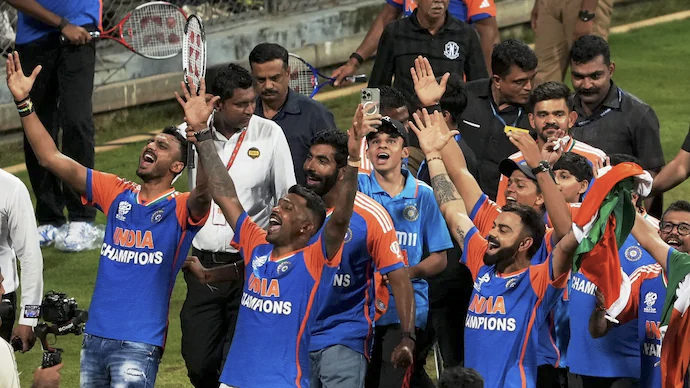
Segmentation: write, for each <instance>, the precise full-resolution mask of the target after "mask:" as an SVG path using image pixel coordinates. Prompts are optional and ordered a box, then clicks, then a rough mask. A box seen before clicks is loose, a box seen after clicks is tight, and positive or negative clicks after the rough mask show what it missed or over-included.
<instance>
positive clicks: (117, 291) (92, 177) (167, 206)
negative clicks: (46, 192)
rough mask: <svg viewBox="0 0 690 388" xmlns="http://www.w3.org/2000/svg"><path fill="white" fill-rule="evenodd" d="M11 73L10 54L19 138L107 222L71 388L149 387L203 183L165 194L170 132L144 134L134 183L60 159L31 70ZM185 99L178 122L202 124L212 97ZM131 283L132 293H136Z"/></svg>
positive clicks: (178, 149)
mask: <svg viewBox="0 0 690 388" xmlns="http://www.w3.org/2000/svg"><path fill="white" fill-rule="evenodd" d="M21 69H22V68H21V63H20V62H19V56H18V54H17V53H16V52H15V53H13V54H10V55H9V57H8V59H7V61H6V71H7V86H8V88H9V89H10V92H11V93H12V96H13V97H14V100H15V101H18V102H17V110H18V111H19V116H21V120H22V125H23V126H24V134H25V135H26V138H27V139H28V141H29V143H30V144H31V147H32V148H33V150H34V153H35V154H36V157H37V158H38V161H39V163H41V165H42V166H45V168H47V169H48V170H49V171H50V172H52V173H53V174H55V176H57V177H58V178H60V180H62V182H64V183H65V184H68V185H70V186H71V187H72V188H73V189H74V190H76V191H77V192H78V193H80V194H81V196H82V202H83V203H84V204H91V205H94V206H96V207H97V208H98V209H99V210H101V211H102V212H103V213H105V215H106V217H107V223H106V228H105V229H106V230H105V237H104V241H103V246H102V248H101V252H100V261H99V265H98V275H97V277H96V285H95V287H94V291H93V298H92V299H91V305H90V308H89V321H88V323H87V324H86V333H85V334H84V342H83V345H82V351H81V378H80V379H81V386H82V387H84V388H87V387H88V388H94V387H96V388H100V387H110V386H111V384H112V385H113V386H118V385H127V386H130V387H147V388H148V387H153V386H154V383H155V381H156V374H157V372H158V364H159V362H160V358H161V355H162V352H163V346H164V345H165V336H166V332H167V326H168V310H169V305H170V295H171V293H172V290H173V286H174V285H175V278H176V276H177V273H178V272H179V270H180V269H181V268H182V265H183V264H184V262H185V257H186V255H187V251H188V250H189V246H190V245H191V243H192V239H193V238H194V235H195V234H196V233H197V232H198V231H199V229H200V228H201V226H203V224H204V222H205V221H206V218H207V216H208V210H209V207H210V205H211V195H210V192H209V190H208V184H207V183H206V181H205V177H202V178H200V180H199V184H198V185H197V187H196V188H195V189H194V190H192V192H191V193H179V192H177V191H175V188H174V187H173V186H172V182H173V179H174V178H175V176H177V175H178V174H180V173H182V170H184V168H185V163H186V161H187V153H186V151H187V141H186V140H185V138H184V137H183V136H182V135H181V134H180V133H179V132H177V129H176V128H175V127H169V128H166V129H165V130H163V132H162V133H160V134H158V135H156V136H154V137H153V138H152V139H151V140H149V142H148V143H147V144H146V146H145V147H144V149H143V150H142V152H141V155H140V156H139V164H138V168H137V170H136V174H137V176H139V178H141V180H142V184H141V185H139V184H136V183H133V182H128V181H126V180H124V179H122V178H119V177H117V176H115V175H112V174H106V173H103V172H99V171H95V170H92V169H89V168H86V167H84V166H82V165H81V164H79V163H77V162H75V161H74V160H72V159H70V158H69V157H67V156H65V155H63V154H62V153H61V152H60V151H59V150H58V149H57V147H56V146H55V143H54V142H53V140H52V138H51V136H50V134H49V133H48V132H47V131H46V129H45V127H44V126H43V124H41V121H40V120H39V118H38V116H37V115H36V113H35V112H34V109H33V102H32V101H31V98H30V97H29V92H30V91H31V88H32V86H33V84H34V81H35V80H36V77H37V76H38V74H39V73H40V71H41V66H40V65H39V66H37V67H36V68H34V69H33V72H32V73H31V75H30V76H29V77H26V76H25V75H24V74H23V73H22V70H21ZM183 88H184V86H183ZM186 97H187V102H186V103H185V104H183V107H184V108H185V116H186V118H187V121H188V122H191V123H193V124H192V125H191V128H194V129H197V130H198V128H199V125H200V124H199V116H203V114H205V116H204V121H203V125H204V126H205V125H206V121H205V118H206V117H208V115H209V114H210V113H211V111H212V110H213V104H214V103H215V102H216V101H217V100H218V99H217V98H213V99H211V100H210V101H208V102H207V101H206V94H205V87H204V86H203V84H202V87H201V90H200V92H199V95H196V96H194V97H192V96H190V95H189V94H188V93H186ZM199 113H202V114H201V115H200V114H199ZM131 285H136V286H137V290H136V295H134V292H133V291H130V290H129V288H130V287H131Z"/></svg>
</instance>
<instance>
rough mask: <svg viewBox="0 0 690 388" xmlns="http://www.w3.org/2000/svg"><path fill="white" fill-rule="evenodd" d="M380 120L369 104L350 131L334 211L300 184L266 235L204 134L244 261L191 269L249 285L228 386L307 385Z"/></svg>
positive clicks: (217, 194) (224, 382) (203, 145)
mask: <svg viewBox="0 0 690 388" xmlns="http://www.w3.org/2000/svg"><path fill="white" fill-rule="evenodd" d="M380 124H381V121H380V116H378V115H377V116H366V117H365V116H364V115H363V112H362V106H361V105H360V106H359V107H358V109H357V113H356V114H355V117H354V119H353V122H352V127H351V128H350V131H349V138H348V143H347V149H348V157H347V162H346V166H345V167H344V170H343V172H342V173H340V174H339V175H340V180H341V182H340V184H341V186H340V190H339V191H338V193H337V194H338V195H337V198H336V200H335V203H338V204H339V206H336V207H335V208H334V209H333V212H332V213H331V214H330V215H329V216H327V214H326V206H325V204H324V202H323V200H322V199H321V197H320V196H319V195H317V194H316V193H314V192H313V191H311V190H309V189H307V188H305V187H303V186H300V185H295V186H293V187H291V188H290V190H289V192H288V194H287V195H285V196H284V197H282V198H281V199H280V201H279V202H278V205H277V206H275V207H274V208H273V209H272V210H271V216H270V220H269V225H268V228H267V230H264V229H261V228H260V227H259V226H257V225H256V224H255V223H254V222H253V221H252V220H251V218H249V217H248V216H247V213H246V211H245V210H244V208H243V206H242V204H241V203H240V200H239V198H238V195H237V189H236V186H235V184H234V183H233V180H232V178H231V177H230V176H228V175H227V174H226V173H225V166H224V165H223V164H222V162H221V161H220V160H219V158H218V156H217V155H216V152H215V147H214V146H213V144H212V142H211V139H210V137H206V138H204V137H203V136H204V135H203V133H201V134H197V148H198V149H199V157H200V160H201V164H202V165H203V166H204V168H206V169H208V172H209V181H210V182H209V183H210V186H211V188H212V193H213V200H214V201H215V202H216V203H217V204H218V206H219V207H220V208H221V209H222V211H223V214H224V215H225V217H226V219H227V220H228V222H229V223H230V224H232V225H235V231H236V232H237V233H236V234H235V236H234V238H233V241H232V243H233V245H235V246H236V248H238V249H239V251H240V252H241V254H242V257H243V259H244V261H243V263H242V264H240V265H238V264H237V263H234V264H231V265H226V266H222V267H218V268H214V269H210V270H209V269H206V268H204V267H203V266H201V265H199V262H198V261H197V260H194V259H190V260H188V263H189V264H188V268H189V269H190V270H191V271H192V272H193V273H194V274H195V275H196V276H197V277H198V278H199V279H200V280H202V281H203V282H211V281H236V282H240V283H243V286H242V287H243V293H242V303H241V307H240V313H239V316H238V319H237V329H236V331H235V336H234V338H233V341H232V345H231V347H230V351H229V352H228V360H230V361H231V362H226V363H225V365H224V367H223V373H222V374H221V378H220V381H221V384H220V387H221V388H229V387H294V386H298V387H308V386H309V380H310V377H311V373H310V359H309V346H310V342H311V334H312V327H313V324H314V318H315V314H316V311H317V309H318V308H319V307H320V304H321V301H322V298H321V290H322V289H323V288H324V287H330V286H331V284H330V280H329V283H325V282H324V280H323V279H333V277H332V275H333V272H332V270H333V269H334V268H337V267H338V266H339V265H340V264H341V258H342V253H343V243H344V240H345V239H346V236H347V234H348V227H349V225H350V220H351V218H352V214H353V207H354V203H355V198H356V195H357V181H356V179H357V169H358V167H359V145H360V140H361V138H363V137H364V136H365V135H366V134H367V133H368V132H369V131H373V130H374V128H373V126H376V125H380Z"/></svg>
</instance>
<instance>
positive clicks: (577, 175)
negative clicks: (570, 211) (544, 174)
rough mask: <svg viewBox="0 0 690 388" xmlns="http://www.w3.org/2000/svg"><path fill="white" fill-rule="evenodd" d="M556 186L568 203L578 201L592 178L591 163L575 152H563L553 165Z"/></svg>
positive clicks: (580, 200)
mask: <svg viewBox="0 0 690 388" xmlns="http://www.w3.org/2000/svg"><path fill="white" fill-rule="evenodd" d="M553 172H554V176H555V178H556V183H558V188H559V189H561V193H563V196H564V197H565V201H566V202H568V203H580V202H582V199H583V197H584V195H585V193H586V192H587V189H589V187H590V186H591V184H592V181H593V180H594V174H593V173H592V165H591V164H590V163H589V161H588V160H587V158H585V157H584V156H582V155H580V154H577V153H575V152H564V153H563V155H561V157H560V158H559V159H558V161H557V162H556V163H555V164H554V165H553Z"/></svg>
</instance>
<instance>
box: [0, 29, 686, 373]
mask: <svg viewBox="0 0 690 388" xmlns="http://www.w3.org/2000/svg"><path fill="white" fill-rule="evenodd" d="M688 30H690V20H685V21H681V22H673V23H668V24H663V25H658V26H655V27H650V28H646V29H642V30H637V31H634V32H631V33H628V34H624V35H613V36H611V38H610V44H611V47H612V53H613V59H614V61H615V62H616V64H617V70H616V74H615V76H614V79H615V80H616V82H617V83H618V85H619V86H621V87H622V88H624V89H625V90H627V91H629V92H631V93H633V94H635V95H636V96H638V97H639V98H641V99H642V100H644V101H645V102H647V103H649V104H650V105H651V106H652V107H653V108H654V109H655V110H656V113H657V115H658V117H659V121H660V122H661V136H662V143H663V146H664V152H665V155H666V159H667V160H670V159H671V158H673V156H674V155H675V154H676V153H677V152H678V149H679V148H680V145H681V144H682V141H683V139H684V137H685V134H686V133H687V128H688V124H689V123H690V110H688V107H689V106H690V94H689V93H688V92H687V86H688V83H687V82H686V81H685V80H684V78H683V76H682V75H681V74H679V73H681V72H682V71H681V69H685V68H687V61H688V59H690V46H689V45H688V44H687V42H686V41H685V40H684V39H682V37H684V36H686V34H687V31H688ZM357 101H358V96H357V95H353V96H348V97H343V98H340V99H337V100H332V101H329V102H328V103H327V105H328V107H329V108H330V109H331V110H332V111H333V113H334V114H335V116H336V118H337V123H338V126H339V127H340V128H346V127H347V126H348V123H349V121H350V118H351V115H352V111H353V109H354V107H355V105H356V103H357ZM171 117H175V119H172V120H171ZM181 117H182V113H181V110H178V109H177V108H176V107H175V105H174V104H173V103H162V104H156V105H155V106H148V107H141V108H136V109H130V110H128V111H126V112H118V113H114V114H112V115H109V116H108V117H107V118H105V119H103V118H101V119H99V129H98V140H97V141H98V144H102V143H103V142H104V141H107V140H112V139H115V138H119V137H123V136H127V135H131V134H135V133H146V132H149V131H152V130H155V129H160V128H163V127H164V126H166V125H170V124H177V123H179V122H180V121H181V120H180V118H181ZM142 145H143V143H138V144H132V145H128V146H125V147H123V148H121V149H118V150H117V151H111V152H106V153H102V154H98V155H97V158H96V168H97V169H100V170H104V171H108V172H112V173H115V174H118V175H121V176H123V177H128V178H130V179H134V178H136V176H135V174H134V171H135V168H136V160H137V158H138V154H139V152H140V151H141V147H142ZM0 155H2V156H0V165H1V166H8V165H11V164H13V163H18V162H21V161H22V155H21V153H20V152H19V149H17V148H16V147H15V148H13V149H9V148H8V149H2V150H0ZM19 177H20V178H21V179H22V180H23V181H24V182H25V183H26V184H27V186H29V187H30V185H29V183H28V177H27V174H26V173H25V172H24V173H20V174H19ZM177 187H178V189H180V190H184V189H185V188H186V187H187V186H186V179H184V178H183V179H180V181H179V182H178V183H177ZM689 193H690V183H687V182H686V183H684V184H682V185H681V186H679V187H678V188H676V189H674V190H673V191H671V192H670V193H668V194H666V198H667V199H666V204H668V203H670V202H671V201H673V200H676V199H681V198H682V199H687V198H689V197H690V196H689V195H688V194H689ZM97 222H98V223H104V222H105V218H104V217H103V215H102V214H100V213H99V216H98V218H97ZM44 265H45V270H44V280H45V289H46V290H50V289H53V290H59V291H63V292H67V293H68V294H69V295H70V296H72V297H75V298H76V299H77V301H78V302H79V304H80V306H81V307H82V308H87V307H88V305H89V302H90V300H91V293H92V291H93V286H94V282H95V277H96V270H97V267H98V252H97V251H89V252H83V253H74V254H65V253H61V252H59V251H56V250H55V249H52V248H49V249H45V250H44ZM122 292H123V293H127V294H128V295H129V297H132V298H136V297H137V292H138V289H137V285H136V284H123V288H122ZM185 292H186V287H185V283H184V281H183V280H182V279H181V276H180V278H179V279H178V283H177V287H176V288H175V291H174V293H173V295H172V302H171V304H170V329H169V333H168V342H167V347H166V351H165V355H164V357H163V362H162V363H161V365H160V370H159V373H158V383H157V384H156V386H157V387H188V386H191V385H189V383H188V380H187V375H186V369H185V366H184V362H183V360H182V357H181V355H180V320H179V312H180V308H181V306H182V302H183V300H184V295H185ZM80 345H81V337H75V336H67V337H59V338H58V342H57V344H55V345H54V346H57V347H60V348H63V349H65V352H64V353H63V358H64V363H65V367H64V369H63V370H62V386H63V387H77V386H78V385H79V350H80ZM40 360H41V352H40V349H39V347H35V348H34V349H33V350H32V351H31V352H29V353H27V354H18V355H17V362H18V365H19V370H20V371H21V372H22V376H21V381H22V385H23V386H30V382H31V379H32V377H31V376H32V374H33V370H34V369H35V368H36V367H37V366H38V365H39V364H40Z"/></svg>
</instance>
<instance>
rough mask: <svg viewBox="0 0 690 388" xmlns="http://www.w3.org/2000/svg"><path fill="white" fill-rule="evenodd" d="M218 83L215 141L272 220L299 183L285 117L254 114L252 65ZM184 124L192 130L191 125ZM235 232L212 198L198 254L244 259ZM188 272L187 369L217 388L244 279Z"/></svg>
mask: <svg viewBox="0 0 690 388" xmlns="http://www.w3.org/2000/svg"><path fill="white" fill-rule="evenodd" d="M212 82H213V83H212V84H211V92H212V93H213V94H214V95H216V96H218V97H220V100H219V101H218V102H216V104H215V112H214V114H213V116H212V117H211V119H210V120H209V123H208V124H209V128H210V129H211V131H212V134H213V144H214V145H215V148H216V151H217V153H218V157H220V159H221V161H222V162H223V165H225V166H226V170H227V173H228V174H230V175H232V177H233V179H234V180H235V182H237V194H238V196H239V198H240V202H241V203H242V206H243V207H244V208H245V209H246V211H247V214H248V215H249V216H250V217H251V218H252V220H253V221H254V222H255V223H256V224H257V225H259V226H260V227H265V226H267V225H268V219H269V217H270V209H271V208H272V207H273V206H275V205H276V204H277V203H278V200H279V199H280V198H282V197H283V196H284V195H285V194H287V192H288V189H289V188H290V187H292V186H293V185H294V184H295V171H294V168H293V167H292V156H291V154H290V147H289V146H288V143H287V141H286V140H285V135H284V134H283V131H282V130H281V129H280V126H278V124H276V123H274V122H273V121H271V120H267V119H264V118H261V117H259V116H256V115H254V109H255V106H256V92H255V91H254V82H253V80H252V76H251V74H250V73H249V71H247V70H246V69H244V68H243V67H241V66H239V65H235V64H230V65H228V66H227V67H226V68H224V69H221V70H220V71H219V72H218V74H217V75H216V76H215V77H214V79H213V81H212ZM181 128H182V129H183V130H185V129H186V124H183V125H182V126H181ZM195 157H196V158H197V159H198V155H195ZM197 165H198V163H197ZM196 172H197V169H190V170H189V183H190V188H191V189H193V188H194V187H195V186H196V182H197V181H196V177H197V173H196ZM234 234H235V231H234V229H233V228H232V226H230V225H229V224H228V222H227V221H226V220H225V217H224V216H223V214H222V212H221V211H220V208H219V207H218V205H217V204H216V203H215V202H212V203H211V216H210V217H209V218H208V220H207V221H206V223H205V224H204V227H203V228H201V230H200V231H199V233H198V234H197V235H196V237H195V238H194V241H192V255H193V256H196V257H198V258H199V261H200V262H201V264H202V265H204V266H205V267H207V268H214V267H218V266H221V265H226V264H232V263H235V262H241V260H242V257H241V256H240V253H239V252H238V251H237V249H235V248H234V247H232V246H231V245H230V242H231V241H232V238H233V236H234ZM184 279H185V282H186V283H187V296H186V298H185V301H184V304H183V305H182V311H180V323H181V326H182V357H183V358H184V360H185V364H186V366H187V375H188V376H189V380H190V381H191V383H192V384H193V385H194V386H195V387H196V388H217V387H218V379H219V377H220V370H221V368H222V365H223V362H224V360H225V356H226V355H227V353H228V349H229V348H230V342H231V341H232V337H233V333H234V332H235V322H236V321H237V314H238V312H239V309H240V299H241V297H242V284H241V283H238V282H234V283H233V282H228V283H213V284H201V283H200V282H199V280H197V278H196V277H194V276H192V274H190V273H188V272H187V271H185V272H184Z"/></svg>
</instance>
